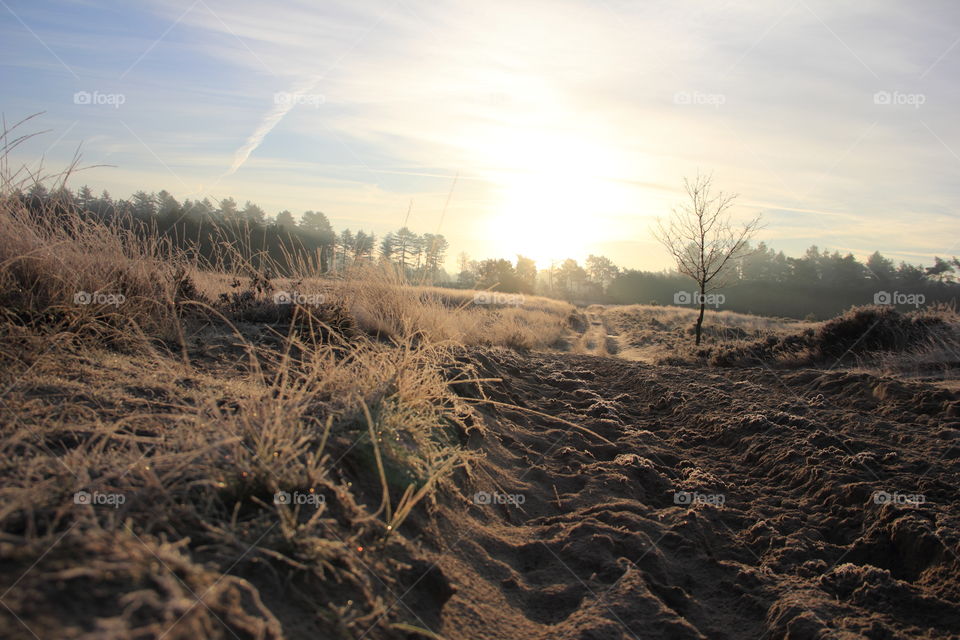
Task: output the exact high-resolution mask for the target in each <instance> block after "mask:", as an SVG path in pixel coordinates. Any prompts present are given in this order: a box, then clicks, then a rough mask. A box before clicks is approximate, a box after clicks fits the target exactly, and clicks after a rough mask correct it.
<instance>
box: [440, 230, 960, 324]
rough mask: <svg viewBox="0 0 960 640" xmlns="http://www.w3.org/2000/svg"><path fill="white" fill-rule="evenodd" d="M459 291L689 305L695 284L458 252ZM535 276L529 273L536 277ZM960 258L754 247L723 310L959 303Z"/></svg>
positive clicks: (593, 265)
mask: <svg viewBox="0 0 960 640" xmlns="http://www.w3.org/2000/svg"><path fill="white" fill-rule="evenodd" d="M459 264H460V274H459V276H458V279H457V285H458V286H461V287H475V288H482V289H487V288H492V289H494V290H499V291H505V292H524V293H526V292H531V293H538V294H541V295H545V296H550V297H555V298H563V299H566V300H572V301H575V302H581V303H592V302H599V303H613V304H637V303H641V304H660V305H673V304H686V303H685V302H682V301H683V300H684V299H685V298H684V296H683V295H678V294H682V293H683V292H687V293H692V292H693V290H694V289H693V287H694V283H693V281H692V280H691V279H690V278H688V277H686V276H683V275H681V274H679V273H676V272H671V271H665V272H651V271H641V270H636V269H622V268H620V267H618V266H617V265H616V264H614V263H613V262H612V261H611V260H609V259H608V258H606V257H603V256H593V255H591V256H589V257H588V258H587V260H586V262H585V263H584V265H583V266H581V265H580V264H578V263H577V262H576V261H575V260H571V259H568V260H565V261H563V262H561V263H559V264H555V265H551V267H550V268H548V269H542V270H540V271H539V272H538V271H537V270H536V268H535V265H534V263H533V261H531V260H529V259H528V258H524V257H523V256H518V259H517V262H516V264H511V263H510V262H509V261H507V260H483V261H479V262H478V261H471V260H470V259H469V257H468V256H466V255H464V254H461V256H460V259H459ZM531 272H532V275H531ZM958 273H960V260H958V259H957V258H955V257H954V258H951V259H944V258H940V257H937V258H935V259H934V264H933V265H932V266H930V267H922V266H919V265H914V264H909V263H906V262H900V263H899V264H895V263H894V261H893V260H890V259H889V258H886V257H884V256H883V255H881V254H880V253H879V252H875V253H874V254H873V255H871V256H870V257H869V258H868V259H867V260H866V262H860V261H858V260H857V259H856V258H855V257H854V256H853V254H850V253H847V254H845V255H844V254H840V253H839V252H837V251H833V252H830V251H821V250H820V249H819V248H818V247H816V246H813V247H810V248H809V249H807V251H806V253H804V255H803V256H801V257H799V258H794V257H788V256H786V255H784V253H783V252H782V251H776V250H774V249H772V248H770V247H768V246H767V245H766V244H764V243H759V244H758V245H757V246H756V247H754V248H751V250H750V252H749V254H748V255H747V256H746V257H743V258H741V259H739V260H738V261H736V262H735V263H734V264H733V265H732V266H731V267H730V270H729V272H728V274H727V278H726V283H727V284H726V286H724V287H722V288H721V289H718V291H717V292H718V293H722V294H723V298H724V303H723V306H722V308H724V309H729V310H732V311H740V312H743V313H753V314H757V315H775V316H788V317H795V318H805V317H808V316H812V317H814V318H818V319H823V318H828V317H832V316H834V315H837V314H839V313H841V312H843V311H844V310H845V309H848V308H849V307H851V306H855V305H862V304H873V303H874V302H882V303H887V302H890V303H894V304H897V305H898V306H900V307H901V308H903V309H910V308H915V307H916V306H917V302H918V301H920V300H922V302H920V304H930V303H935V302H946V303H952V304H956V302H957V299H958V297H960V283H958V281H957V280H958V278H957V275H958Z"/></svg>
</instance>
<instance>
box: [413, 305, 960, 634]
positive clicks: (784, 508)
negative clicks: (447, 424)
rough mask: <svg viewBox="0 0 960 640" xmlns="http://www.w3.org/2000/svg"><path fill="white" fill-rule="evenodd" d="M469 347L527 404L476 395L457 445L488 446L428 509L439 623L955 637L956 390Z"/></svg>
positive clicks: (451, 626) (462, 627) (471, 630)
mask: <svg viewBox="0 0 960 640" xmlns="http://www.w3.org/2000/svg"><path fill="white" fill-rule="evenodd" d="M587 331H588V332H589V331H596V325H594V324H592V323H591V326H590V328H588V329H587ZM597 344H599V342H597ZM463 360H464V362H471V363H475V364H476V365H478V366H479V367H480V373H481V374H482V375H483V376H484V377H497V378H499V379H501V380H502V382H497V383H485V384H484V387H483V392H482V394H483V395H485V396H486V397H487V398H489V399H491V400H494V401H498V402H503V403H510V404H515V405H517V406H519V407H522V408H523V409H524V410H517V409H507V408H504V407H500V406H495V407H488V408H486V409H484V410H483V411H484V414H485V416H486V418H485V422H486V423H487V424H486V427H485V431H481V430H480V429H479V428H478V429H477V430H476V431H473V432H472V433H470V434H469V440H468V442H469V446H470V447H473V448H475V449H477V450H480V451H482V452H484V454H485V460H484V462H483V463H482V464H481V466H480V468H479V469H478V470H476V471H475V473H474V474H473V477H472V478H471V479H470V482H468V483H465V484H464V486H463V487H462V488H463V492H464V495H463V496H462V498H463V503H464V504H463V505H461V506H458V507H450V508H449V509H445V510H444V516H443V517H441V518H440V519H439V520H437V521H436V522H435V523H434V524H435V526H436V527H437V530H436V531H435V532H434V535H436V539H435V540H434V541H433V544H431V546H435V548H434V549H433V550H432V554H433V559H434V561H435V562H437V566H438V567H439V568H440V569H441V570H442V572H443V574H444V576H445V577H446V578H447V580H449V583H450V584H451V585H452V586H453V589H454V591H455V592H454V593H453V595H452V596H451V597H450V599H449V601H447V602H446V604H445V606H443V608H442V612H441V614H440V615H439V617H438V619H437V620H436V621H435V622H436V624H437V626H436V627H434V630H435V631H436V632H437V633H439V634H441V635H443V636H444V637H448V638H472V639H481V638H491V639H492V638H530V639H533V638H543V639H547V638H571V639H573V638H577V639H587V638H596V639H600V638H744V639H746V638H753V639H755V638H785V637H786V638H859V637H867V638H956V637H960V608H958V606H957V603H958V600H960V584H958V582H957V580H956V572H957V569H958V563H960V561H958V557H957V555H956V554H957V553H958V535H957V532H958V517H960V511H958V509H957V507H956V504H955V501H954V499H955V496H956V486H957V483H958V481H960V475H958V472H960V466H958V463H957V458H958V455H960V448H958V446H957V444H958V442H960V402H958V401H957V398H956V396H955V395H954V394H952V393H949V392H946V391H943V390H934V389H933V388H931V387H924V386H921V385H912V384H905V383H899V382H896V381H893V380H879V379H876V378H873V377H871V376H869V375H867V374H851V373H845V372H836V371H834V372H821V371H812V370H808V371H797V372H791V373H780V374H778V375H775V374H773V373H772V372H767V371H742V370H741V371H728V372H725V373H724V374H723V375H721V374H714V373H711V372H707V371H703V370H695V369H682V368H674V367H656V368H654V367H651V366H648V365H645V364H642V363H637V362H628V361H623V360H620V359H615V358H607V357H596V356H590V355H574V354H527V355H523V354H517V353H515V352H510V351H506V350H491V351H483V352H481V351H475V352H472V353H470V354H469V355H466V356H464V358H463ZM460 391H461V392H462V393H463V394H464V395H466V396H470V397H478V398H479V397H480V396H481V393H480V391H479V390H478V389H477V388H476V387H475V386H470V385H463V388H462V389H460ZM532 411H536V412H538V414H546V415H538V414H535V413H532ZM547 416H550V417H547ZM561 420H566V421H570V422H573V423H576V424H577V425H578V426H579V427H580V428H573V427H571V426H570V425H569V424H566V423H564V422H562V421H561ZM477 492H481V494H482V495H481V497H480V498H479V500H478V499H477V495H476V493H477ZM486 494H489V495H491V496H493V497H492V498H489V499H487V498H485V495H486ZM478 502H479V504H477V503H478ZM488 502H489V504H488Z"/></svg>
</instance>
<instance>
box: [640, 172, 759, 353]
mask: <svg viewBox="0 0 960 640" xmlns="http://www.w3.org/2000/svg"><path fill="white" fill-rule="evenodd" d="M712 181H713V176H712V175H707V176H701V175H700V174H699V173H698V174H697V177H696V178H695V179H694V180H693V181H691V180H690V179H688V178H684V179H683V186H684V188H685V190H686V192H687V201H686V202H684V203H683V204H681V205H680V206H679V207H677V208H675V209H674V210H673V215H672V216H671V217H670V220H669V221H668V222H667V223H664V221H663V220H660V219H657V229H656V230H655V231H654V232H653V234H654V237H656V239H657V240H658V241H659V242H660V243H661V244H662V245H663V246H664V247H666V249H667V251H669V252H670V255H672V256H673V259H674V260H675V261H676V263H677V270H678V271H679V272H680V273H682V274H684V275H686V276H690V277H691V278H693V279H694V280H695V281H696V283H697V288H698V289H699V291H700V295H699V298H698V302H699V303H700V315H699V317H698V318H697V337H696V344H698V345H699V344H700V335H701V331H702V329H703V313H704V310H705V308H706V296H707V293H709V292H710V291H713V290H715V289H718V288H720V287H722V286H723V285H724V284H726V282H725V280H724V278H725V276H726V275H727V272H728V271H729V270H728V269H727V267H728V266H730V265H732V264H733V263H734V262H735V261H736V260H737V259H738V258H741V257H743V256H745V255H747V254H748V253H750V251H749V243H750V239H751V238H752V237H753V236H754V234H756V232H757V231H758V230H759V229H760V216H757V217H755V218H753V219H751V220H749V221H748V222H746V223H744V224H743V226H742V227H736V228H735V227H734V226H733V225H732V224H731V222H730V215H729V213H728V212H727V210H728V209H730V207H732V206H733V203H734V200H736V198H737V194H735V193H733V194H728V193H724V192H722V191H721V192H719V193H717V195H715V196H714V195H711V193H710V189H711V186H712V184H711V183H712Z"/></svg>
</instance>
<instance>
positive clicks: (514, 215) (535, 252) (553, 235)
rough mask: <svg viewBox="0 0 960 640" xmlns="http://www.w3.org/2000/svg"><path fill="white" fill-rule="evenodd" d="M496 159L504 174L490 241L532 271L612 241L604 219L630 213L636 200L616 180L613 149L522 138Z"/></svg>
mask: <svg viewBox="0 0 960 640" xmlns="http://www.w3.org/2000/svg"><path fill="white" fill-rule="evenodd" d="M498 151H499V155H501V163H500V164H499V166H500V167H503V168H502V169H500V170H498V171H497V172H496V175H495V177H494V180H495V183H496V185H497V190H498V195H499V197H498V207H497V210H496V212H495V213H494V215H492V216H491V219H490V227H489V233H490V238H491V240H492V244H493V245H494V246H495V247H496V249H497V250H498V253H500V254H501V255H502V256H503V257H513V255H514V254H518V253H519V254H523V255H525V256H527V257H530V258H533V259H534V260H535V261H536V262H537V267H538V268H546V267H549V266H550V263H551V262H554V261H562V260H563V259H565V258H575V259H583V258H584V257H586V255H587V254H588V253H590V252H591V246H592V245H593V244H594V243H596V242H599V241H601V240H603V239H605V238H606V239H609V238H611V237H615V235H611V234H613V233H614V231H615V229H613V224H612V221H611V219H610V216H612V215H615V214H623V213H625V212H628V211H630V209H631V207H632V206H635V205H636V202H635V200H636V198H637V194H636V193H632V191H633V190H632V189H631V188H630V187H629V186H628V185H626V184H625V183H623V182H622V181H618V180H616V179H615V178H614V176H615V175H616V174H617V169H618V166H619V167H622V166H623V164H622V161H621V163H619V165H618V162H617V160H618V158H617V152H616V151H615V150H614V149H613V148H612V147H606V146H604V145H603V144H601V143H599V142H594V141H590V140H583V139H576V138H570V137H562V136H556V137H552V138H551V137H548V136H546V135H543V134H538V135H531V134H526V135H518V136H516V137H515V138H514V139H513V140H512V141H510V142H509V143H506V142H504V143H503V144H502V145H501V146H500V147H499V148H498ZM621 170H622V169H621Z"/></svg>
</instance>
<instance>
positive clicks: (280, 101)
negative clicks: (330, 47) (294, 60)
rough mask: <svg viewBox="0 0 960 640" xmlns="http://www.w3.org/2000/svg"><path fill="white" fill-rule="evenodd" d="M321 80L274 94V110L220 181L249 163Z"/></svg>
mask: <svg viewBox="0 0 960 640" xmlns="http://www.w3.org/2000/svg"><path fill="white" fill-rule="evenodd" d="M319 81H320V79H319V78H316V77H314V78H310V79H308V80H306V81H304V82H301V83H300V84H299V85H295V86H294V87H293V89H291V90H290V91H289V92H287V93H276V94H274V105H273V108H272V109H271V110H270V111H269V112H268V113H267V115H266V116H264V118H263V121H262V122H261V123H260V126H258V127H257V128H256V130H255V131H254V132H253V133H252V134H251V135H250V137H249V138H247V141H246V142H245V143H243V146H242V147H240V148H239V149H237V150H236V151H235V152H234V154H233V164H231V165H230V168H229V169H227V171H226V172H225V173H224V174H223V175H222V176H220V178H218V180H219V179H222V178H226V177H227V176H230V175H233V174H234V173H236V171H237V169H239V168H240V167H242V166H243V163H244V162H246V161H247V158H249V157H250V154H251V153H253V152H254V151H255V150H256V149H257V147H259V146H260V143H261V142H263V139H264V138H266V137H267V134H268V133H270V132H271V131H273V128H274V127H275V126H277V125H278V124H280V121H281V120H283V117H284V116H285V115H287V113H289V112H290V109H292V108H293V107H294V105H296V104H298V103H299V102H301V101H302V100H303V98H304V96H305V94H307V93H308V92H310V91H312V90H313V88H314V87H315V86H317V84H318V83H319ZM311 98H312V101H316V100H318V99H319V98H317V97H315V96H311Z"/></svg>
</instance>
